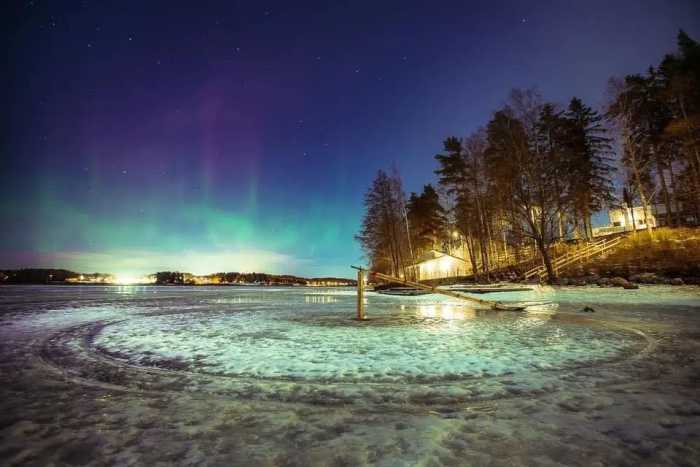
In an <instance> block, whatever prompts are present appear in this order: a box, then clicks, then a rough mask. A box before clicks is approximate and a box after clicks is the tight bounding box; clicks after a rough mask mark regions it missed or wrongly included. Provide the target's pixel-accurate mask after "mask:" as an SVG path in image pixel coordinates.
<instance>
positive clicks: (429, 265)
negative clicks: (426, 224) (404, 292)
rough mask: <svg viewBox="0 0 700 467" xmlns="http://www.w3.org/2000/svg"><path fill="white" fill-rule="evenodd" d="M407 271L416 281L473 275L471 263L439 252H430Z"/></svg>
mask: <svg viewBox="0 0 700 467" xmlns="http://www.w3.org/2000/svg"><path fill="white" fill-rule="evenodd" d="M407 269H408V270H407V274H408V276H409V277H411V278H414V279H416V280H427V279H442V278H446V277H458V276H468V275H470V274H471V273H472V266H471V263H469V261H466V260H465V259H463V258H460V257H459V256H455V255H451V254H449V253H445V252H442V251H438V250H430V251H428V252H427V253H426V254H425V255H423V257H421V258H420V259H418V261H416V262H415V263H414V264H412V265H410V266H408V268H407Z"/></svg>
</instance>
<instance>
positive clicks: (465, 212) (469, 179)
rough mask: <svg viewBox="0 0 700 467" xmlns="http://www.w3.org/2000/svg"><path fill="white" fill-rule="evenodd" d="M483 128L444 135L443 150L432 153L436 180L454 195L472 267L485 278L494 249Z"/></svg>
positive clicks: (455, 213)
mask: <svg viewBox="0 0 700 467" xmlns="http://www.w3.org/2000/svg"><path fill="white" fill-rule="evenodd" d="M486 146H487V144H486V132H485V130H483V129H479V130H477V131H476V132H474V133H472V134H471V135H470V136H468V137H467V138H465V139H459V138H456V137H450V138H447V139H446V140H445V141H444V143H443V147H444V153H442V154H438V155H436V156H435V159H436V160H437V161H438V163H439V168H438V169H437V170H436V171H435V173H436V174H437V175H438V176H439V179H438V183H439V184H440V185H441V186H442V187H444V188H445V189H446V190H447V192H448V194H450V195H451V196H454V198H455V205H454V211H453V217H454V221H455V227H456V229H457V230H458V231H459V232H460V233H461V236H462V238H463V239H464V245H465V247H466V249H467V252H468V255H469V260H470V262H471V265H472V271H474V274H475V275H479V271H481V273H482V274H483V275H484V276H485V278H486V279H488V278H489V275H490V257H491V252H492V251H493V249H494V242H493V238H492V234H491V232H492V230H493V227H494V223H495V219H496V218H497V210H496V209H495V206H496V203H494V198H493V196H492V193H491V189H492V187H491V186H490V184H489V181H488V177H487V171H486V162H485V151H486Z"/></svg>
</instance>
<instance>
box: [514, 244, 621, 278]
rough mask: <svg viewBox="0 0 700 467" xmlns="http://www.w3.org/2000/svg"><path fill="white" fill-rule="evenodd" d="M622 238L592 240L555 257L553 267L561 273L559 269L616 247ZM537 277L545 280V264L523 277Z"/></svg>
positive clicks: (556, 271) (527, 272)
mask: <svg viewBox="0 0 700 467" xmlns="http://www.w3.org/2000/svg"><path fill="white" fill-rule="evenodd" d="M622 238H623V237H622V236H616V237H613V238H603V239H600V240H597V241H593V242H590V243H588V244H587V245H586V246H584V247H583V248H581V249H578V250H576V251H572V252H569V253H566V254H563V255H561V256H558V257H557V258H553V259H552V268H553V269H554V273H555V274H557V275H559V271H561V270H562V269H564V268H567V267H569V266H571V265H573V264H576V263H579V262H582V261H586V260H588V259H589V258H591V257H593V256H597V255H600V254H602V253H605V252H606V251H609V250H611V249H612V248H615V247H616V246H617V245H618V244H619V243H620V242H621V241H622ZM535 277H537V278H538V279H539V280H540V281H542V280H544V279H545V278H546V277H547V268H545V267H544V265H540V266H535V267H534V268H532V269H530V270H528V271H526V272H525V274H523V279H525V280H530V279H532V278H535Z"/></svg>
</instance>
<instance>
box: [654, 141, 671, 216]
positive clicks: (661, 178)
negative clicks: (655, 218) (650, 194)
mask: <svg viewBox="0 0 700 467" xmlns="http://www.w3.org/2000/svg"><path fill="white" fill-rule="evenodd" d="M653 154H654V162H655V163H656V171H657V172H658V174H659V181H660V182H661V194H663V196H664V206H666V225H668V226H673V225H674V224H675V222H674V221H673V217H672V214H671V213H672V211H673V209H672V207H671V197H670V196H669V194H668V186H666V177H665V176H664V165H663V163H662V162H661V157H660V156H659V154H658V152H657V151H656V150H653Z"/></svg>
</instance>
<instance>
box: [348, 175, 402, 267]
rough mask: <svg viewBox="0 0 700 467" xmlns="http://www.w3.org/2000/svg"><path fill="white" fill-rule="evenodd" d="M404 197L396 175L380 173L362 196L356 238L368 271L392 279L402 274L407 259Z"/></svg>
mask: <svg viewBox="0 0 700 467" xmlns="http://www.w3.org/2000/svg"><path fill="white" fill-rule="evenodd" d="M403 197H404V195H403V191H402V188H401V179H400V177H399V176H398V174H397V173H394V174H392V175H391V176H390V175H388V174H387V173H386V172H384V171H383V170H379V171H378V172H377V176H376V177H375V179H374V182H373V183H372V186H371V187H370V189H369V190H368V191H367V193H366V195H365V215H364V217H363V219H362V229H361V231H360V233H359V234H358V235H357V236H356V238H357V240H358V241H359V242H360V244H361V245H362V248H363V250H364V251H365V254H366V255H367V257H368V259H369V263H370V266H371V268H372V269H373V270H375V271H380V272H388V273H390V274H392V275H395V276H399V275H401V274H403V273H405V271H404V268H405V266H406V260H407V258H409V254H408V237H407V235H406V229H405V221H404V218H403V212H404V199H403Z"/></svg>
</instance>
